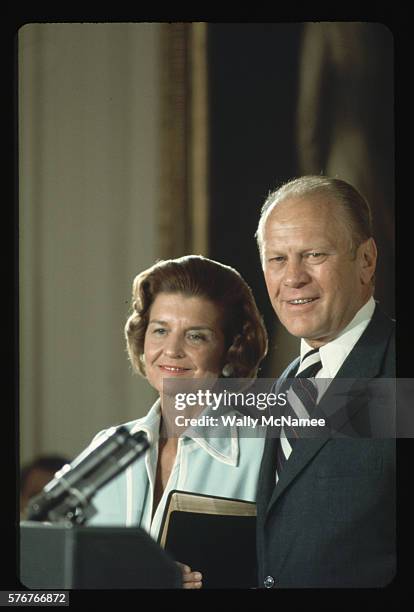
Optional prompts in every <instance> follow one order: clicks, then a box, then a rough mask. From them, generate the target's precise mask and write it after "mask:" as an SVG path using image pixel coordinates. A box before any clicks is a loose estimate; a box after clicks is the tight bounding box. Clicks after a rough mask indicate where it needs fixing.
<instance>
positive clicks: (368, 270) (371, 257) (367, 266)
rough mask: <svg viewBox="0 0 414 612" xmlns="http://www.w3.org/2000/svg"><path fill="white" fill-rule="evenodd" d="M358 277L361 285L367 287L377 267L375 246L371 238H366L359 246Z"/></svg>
mask: <svg viewBox="0 0 414 612" xmlns="http://www.w3.org/2000/svg"><path fill="white" fill-rule="evenodd" d="M359 259H360V264H361V265H360V275H361V282H362V284H363V285H368V284H369V283H370V282H371V280H372V278H373V276H374V274H375V267H376V265H377V245H376V244H375V241H374V239H373V238H368V240H366V241H365V242H363V243H362V244H360V246H359Z"/></svg>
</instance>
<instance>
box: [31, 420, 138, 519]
mask: <svg viewBox="0 0 414 612" xmlns="http://www.w3.org/2000/svg"><path fill="white" fill-rule="evenodd" d="M147 448H149V443H148V440H147V436H146V435H145V433H144V432H142V431H139V432H137V433H135V434H130V433H129V431H128V429H127V428H126V427H124V426H121V427H118V428H115V427H112V428H111V429H109V430H108V431H107V432H106V433H105V435H103V436H102V440H99V442H98V443H97V445H94V446H93V447H92V449H90V448H87V449H86V450H85V451H83V452H82V453H81V454H80V455H78V456H77V457H76V458H75V459H74V460H73V461H72V463H70V464H69V463H68V464H66V465H64V466H63V468H62V469H60V470H59V471H58V472H56V474H55V478H53V480H51V481H50V482H49V483H48V484H47V485H46V486H45V487H44V488H43V491H42V492H41V493H39V495H37V496H36V497H34V498H33V499H31V500H30V502H29V506H28V512H27V518H28V520H32V521H50V522H62V521H64V522H68V521H70V522H72V523H76V524H82V523H84V522H85V520H86V519H90V518H91V517H92V516H94V514H96V509H95V507H94V506H93V505H92V503H91V499H92V498H93V496H94V495H95V493H96V492H97V491H98V490H99V489H100V488H101V487H103V486H104V485H105V484H107V483H108V482H109V481H110V480H112V479H113V478H115V476H117V475H118V474H119V473H120V472H122V471H123V470H125V469H126V468H127V467H128V465H130V464H131V463H132V462H133V461H135V460H136V459H138V457H140V456H141V455H142V454H143V453H144V452H145V451H146V450H147Z"/></svg>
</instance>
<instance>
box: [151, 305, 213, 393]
mask: <svg viewBox="0 0 414 612" xmlns="http://www.w3.org/2000/svg"><path fill="white" fill-rule="evenodd" d="M222 321H223V315H222V313H221V309H220V308H219V307H218V306H216V305H215V304H214V303H213V302H210V301H209V300H207V299H206V298H202V297H187V296H185V295H183V294H181V293H159V294H158V295H157V297H156V298H155V300H154V302H153V304H152V306H151V309H150V312H149V323H148V327H147V331H146V333H145V342H144V355H145V371H146V375H147V378H148V380H149V382H150V384H151V385H152V386H153V387H154V388H155V389H156V390H157V391H158V392H159V393H161V392H162V380H163V378H176V377H177V378H179V377H182V378H217V377H218V376H219V375H220V372H221V370H222V368H223V365H224V359H225V342H224V333H223V330H222V325H221V324H222Z"/></svg>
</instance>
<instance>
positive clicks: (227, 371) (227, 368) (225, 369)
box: [221, 363, 233, 378]
mask: <svg viewBox="0 0 414 612" xmlns="http://www.w3.org/2000/svg"><path fill="white" fill-rule="evenodd" d="M221 373H222V374H223V376H225V378H228V377H229V376H231V375H232V374H233V366H232V365H231V364H230V363H226V365H225V366H224V367H223V369H222V371H221Z"/></svg>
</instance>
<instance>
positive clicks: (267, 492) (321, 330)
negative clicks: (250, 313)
mask: <svg viewBox="0 0 414 612" xmlns="http://www.w3.org/2000/svg"><path fill="white" fill-rule="evenodd" d="M257 239H258V244H259V249H260V254H261V260H262V266H263V271H264V276H265V281H266V285H267V289H268V292H269V297H270V300H271V302H272V305H273V308H274V310H275V312H276V315H277V316H278V318H279V320H280V321H281V323H282V324H283V325H284V326H285V327H286V329H287V330H288V331H289V332H290V333H291V334H293V335H294V336H296V337H298V338H301V356H300V358H299V359H296V360H295V361H294V362H293V363H292V364H290V366H289V367H288V368H287V370H286V371H285V372H284V373H283V374H282V376H281V378H280V379H279V381H278V383H277V384H278V385H279V387H278V388H279V389H281V388H282V386H281V385H283V384H285V385H286V388H287V389H289V384H290V382H291V381H292V380H295V378H293V377H297V378H296V381H297V380H298V379H299V377H300V376H301V371H302V372H303V375H304V376H306V377H311V376H314V377H315V379H314V384H315V382H317V381H318V379H319V378H321V379H324V380H327V381H328V388H327V390H325V393H322V394H321V393H320V395H319V396H318V398H317V399H315V400H314V404H313V406H312V404H309V399H308V398H306V397H304V396H303V395H302V396H301V395H300V392H298V393H297V395H295V393H296V392H295V391H294V387H293V386H292V387H291V388H290V391H288V398H290V399H289V402H288V409H291V410H292V411H293V412H291V414H293V415H298V414H299V413H300V411H302V412H303V411H305V412H306V410H308V412H309V414H310V416H312V417H313V416H318V417H319V416H321V415H326V414H328V415H329V414H331V413H332V404H333V402H332V399H331V401H329V397H330V394H329V392H330V390H332V388H333V387H334V385H335V384H338V383H340V382H342V379H344V380H345V379H346V380H352V379H369V380H372V379H377V378H378V377H384V378H393V377H395V353H394V323H393V321H392V320H391V319H390V318H389V317H387V316H386V315H385V314H384V313H383V312H382V311H381V309H380V307H379V306H378V304H376V303H375V301H374V299H373V293H374V274H375V267H376V259H377V250H376V246H375V242H374V240H373V238H372V232H371V214H370V210H369V207H368V204H367V203H366V201H365V200H364V198H363V197H362V196H361V195H360V194H359V193H358V192H357V191H356V190H355V189H354V188H353V187H352V186H351V185H349V184H348V183H346V182H344V181H341V180H338V179H331V178H328V177H322V176H305V177H302V178H300V179H296V180H294V181H291V182H290V183H287V184H286V185H284V186H282V187H281V188H280V189H278V190H276V191H275V192H274V193H272V194H270V196H269V197H268V199H267V200H266V202H265V204H264V206H263V209H262V214H261V219H260V222H259V227H258V231H257ZM309 364H310V367H309V368H308V366H309ZM312 368H313V373H312V374H311V373H310V371H311V370H312ZM288 377H289V381H288V380H287V378H288ZM302 380H303V379H302ZM329 381H330V382H329ZM298 398H299V399H298ZM301 398H302V399H301ZM346 401H347V402H348V404H345V405H344V406H342V408H341V407H339V408H338V406H334V411H333V412H335V410H336V413H335V414H334V415H332V416H335V417H338V415H339V418H337V419H336V431H335V432H334V433H333V432H332V430H331V429H329V427H325V428H322V429H321V431H320V433H319V434H318V435H317V436H316V435H315V436H313V437H312V436H311V437H309V436H306V435H305V436H302V435H301V434H298V432H296V433H295V432H293V433H292V431H289V428H288V427H285V428H282V429H281V430H280V439H279V438H278V437H277V438H275V437H269V438H268V439H267V441H266V445H265V450H264V455H263V460H262V465H261V472H260V479H259V489H258V497H257V553H258V571H259V586H261V587H265V588H278V587H381V586H385V585H387V584H389V583H390V582H391V581H392V579H393V577H394V575H395V565H396V560H395V440H393V439H392V438H391V437H390V436H388V437H387V436H386V435H379V436H375V437H374V436H373V435H372V437H369V435H370V434H368V436H367V434H366V433H365V434H362V435H363V436H364V437H363V438H358V437H352V436H348V433H347V432H349V431H354V432H355V431H358V427H359V426H360V423H361V422H365V424H366V414H368V415H369V420H370V422H369V427H368V430H369V431H371V432H372V431H374V430H375V427H376V423H375V419H376V410H375V407H376V406H375V402H373V401H372V399H371V400H369V398H368V394H366V402H364V401H363V402H359V404H358V406H357V407H354V406H352V407H351V404H350V403H349V400H346ZM295 402H296V408H295ZM289 406H293V408H289ZM365 409H367V410H368V412H364V410H365ZM390 409H392V407H391V406H390ZM364 415H365V421H364ZM328 421H329V419H328ZM285 430H286V431H285ZM344 432H345V433H344Z"/></svg>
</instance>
